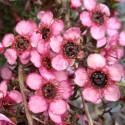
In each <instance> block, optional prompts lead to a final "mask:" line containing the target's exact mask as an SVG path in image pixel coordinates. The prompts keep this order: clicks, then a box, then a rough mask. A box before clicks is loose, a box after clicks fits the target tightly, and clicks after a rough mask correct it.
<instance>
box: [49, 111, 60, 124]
mask: <svg viewBox="0 0 125 125" xmlns="http://www.w3.org/2000/svg"><path fill="white" fill-rule="evenodd" d="M49 116H50V119H51V120H52V121H54V122H55V123H57V124H60V123H62V119H61V116H60V115H55V114H53V113H52V112H51V111H49Z"/></svg>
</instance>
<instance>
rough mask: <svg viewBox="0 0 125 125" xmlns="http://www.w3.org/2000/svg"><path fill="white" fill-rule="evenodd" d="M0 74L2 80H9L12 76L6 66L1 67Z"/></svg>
mask: <svg viewBox="0 0 125 125" xmlns="http://www.w3.org/2000/svg"><path fill="white" fill-rule="evenodd" d="M0 74H1V77H2V79H4V80H9V79H11V78H12V71H11V70H10V69H9V68H8V67H6V66H4V67H2V68H1V70H0Z"/></svg>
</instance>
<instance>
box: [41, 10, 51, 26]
mask: <svg viewBox="0 0 125 125" xmlns="http://www.w3.org/2000/svg"><path fill="white" fill-rule="evenodd" d="M39 16H40V15H39ZM40 20H41V22H42V23H44V24H47V25H50V24H51V23H52V21H53V13H52V12H51V11H46V12H44V13H42V15H41V17H40Z"/></svg>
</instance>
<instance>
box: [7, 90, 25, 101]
mask: <svg viewBox="0 0 125 125" xmlns="http://www.w3.org/2000/svg"><path fill="white" fill-rule="evenodd" d="M8 96H9V97H10V98H11V99H12V100H13V101H15V102H16V103H20V102H22V101H23V97H22V95H21V93H20V92H19V91H17V90H11V91H10V92H9V93H8Z"/></svg>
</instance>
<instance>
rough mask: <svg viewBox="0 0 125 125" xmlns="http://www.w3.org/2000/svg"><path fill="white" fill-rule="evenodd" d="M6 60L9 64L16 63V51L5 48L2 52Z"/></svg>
mask: <svg viewBox="0 0 125 125" xmlns="http://www.w3.org/2000/svg"><path fill="white" fill-rule="evenodd" d="M4 56H5V58H6V59H7V62H8V63H9V64H11V65H13V64H15V63H16V59H17V53H16V51H15V50H14V49H7V50H6V51H5V53H4Z"/></svg>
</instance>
